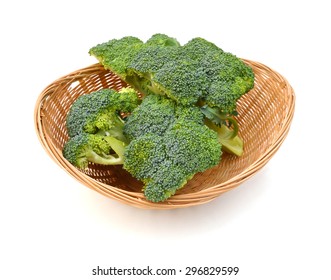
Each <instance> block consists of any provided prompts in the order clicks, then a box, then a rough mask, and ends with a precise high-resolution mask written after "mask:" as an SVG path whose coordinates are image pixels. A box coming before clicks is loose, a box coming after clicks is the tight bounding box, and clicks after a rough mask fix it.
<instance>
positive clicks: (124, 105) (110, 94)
mask: <svg viewBox="0 0 331 280" xmlns="http://www.w3.org/2000/svg"><path fill="white" fill-rule="evenodd" d="M139 102H140V101H139V98H138V94H137V93H136V91H135V90H133V89H130V88H124V89H122V90H120V91H119V92H117V91H115V90H112V89H102V90H99V91H95V92H92V93H90V94H84V95H82V96H80V97H79V98H78V99H77V100H76V101H75V102H74V103H73V104H72V106H71V108H70V110H69V113H68V115H67V119H66V126H67V130H68V134H69V136H70V137H74V136H76V135H78V134H80V133H82V132H86V133H91V134H96V133H98V134H100V135H107V136H113V137H115V138H117V139H119V140H121V141H126V138H125V136H124V135H123V126H124V121H123V120H122V118H121V117H120V113H121V112H122V113H126V112H130V111H132V110H133V109H134V108H135V107H137V106H138V104H139Z"/></svg>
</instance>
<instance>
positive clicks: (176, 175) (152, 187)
mask: <svg viewBox="0 0 331 280" xmlns="http://www.w3.org/2000/svg"><path fill="white" fill-rule="evenodd" d="M221 154H222V151H221V144H220V142H219V141H218V138H217V133H216V132H215V131H213V130H211V129H209V128H208V127H207V126H205V125H201V124H199V123H196V122H195V121H187V120H185V119H184V118H183V119H179V120H177V121H175V122H174V123H173V124H172V125H171V126H170V127H169V128H168V130H167V131H166V132H165V133H164V134H163V135H162V136H160V135H157V134H155V133H149V134H145V135H142V136H140V137H137V138H135V139H133V140H132V141H131V142H130V143H129V145H128V146H127V147H126V149H125V153H124V165H123V167H124V168H125V169H126V170H127V171H129V172H130V173H131V174H132V175H133V176H135V177H136V178H137V179H139V180H142V182H144V184H145V186H144V194H145V197H146V199H147V200H150V201H153V202H160V201H164V200H166V199H167V198H169V197H170V196H171V195H173V194H174V193H175V192H176V191H177V190H178V189H180V188H182V187H183V186H184V185H185V184H186V182H187V181H188V180H190V179H191V178H192V177H193V176H194V175H195V174H196V173H198V172H203V171H205V170H207V169H209V168H211V167H213V166H215V165H217V164H218V163H219V161H220V159H221Z"/></svg>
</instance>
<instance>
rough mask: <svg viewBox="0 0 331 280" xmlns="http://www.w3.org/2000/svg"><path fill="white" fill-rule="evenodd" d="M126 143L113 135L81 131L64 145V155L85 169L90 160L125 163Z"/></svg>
mask: <svg viewBox="0 0 331 280" xmlns="http://www.w3.org/2000/svg"><path fill="white" fill-rule="evenodd" d="M125 146H126V143H124V142H122V141H120V140H117V139H116V138H114V137H111V136H102V135H98V134H88V133H81V134H78V135H76V136H74V137H72V138H70V139H69V140H68V141H67V142H66V143H65V145H64V148H63V156H64V157H65V158H66V159H67V160H68V161H69V162H70V163H71V164H72V165H74V166H76V167H78V168H81V169H84V168H86V167H87V166H88V163H89V162H93V163H97V164H103V165H116V164H123V160H124V158H123V155H124V148H125Z"/></svg>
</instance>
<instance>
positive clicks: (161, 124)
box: [123, 94, 204, 140]
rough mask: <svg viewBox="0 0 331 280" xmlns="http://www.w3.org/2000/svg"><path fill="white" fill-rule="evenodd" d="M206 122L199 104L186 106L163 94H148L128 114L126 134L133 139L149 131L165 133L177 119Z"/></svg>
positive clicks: (158, 133) (125, 126)
mask: <svg viewBox="0 0 331 280" xmlns="http://www.w3.org/2000/svg"><path fill="white" fill-rule="evenodd" d="M180 119H182V120H184V121H194V122H196V123H198V124H203V123H204V114H203V113H202V111H201V110H200V109H199V107H197V106H184V105H180V104H177V103H176V102H175V101H174V100H172V99H170V98H167V97H166V96H163V95H157V94H150V95H148V96H146V97H145V98H144V99H143V100H142V103H141V104H140V106H138V107H137V108H136V109H135V110H133V111H132V113H131V114H130V115H129V116H128V118H127V119H126V121H125V124H124V129H123V132H124V135H125V136H126V137H127V138H128V139H129V140H132V139H134V138H137V137H140V136H142V135H145V134H148V133H154V134H157V135H163V134H164V133H165V132H166V131H167V130H168V129H169V127H170V126H171V125H173V123H174V122H175V121H177V120H180Z"/></svg>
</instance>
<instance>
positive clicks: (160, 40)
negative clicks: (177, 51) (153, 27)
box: [146, 33, 180, 47]
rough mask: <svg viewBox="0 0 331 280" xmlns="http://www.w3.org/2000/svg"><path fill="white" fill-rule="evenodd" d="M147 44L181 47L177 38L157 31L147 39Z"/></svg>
mask: <svg viewBox="0 0 331 280" xmlns="http://www.w3.org/2000/svg"><path fill="white" fill-rule="evenodd" d="M146 45H147V46H164V47H179V46H180V43H179V42H178V41H177V39H176V38H172V37H169V36H168V35H165V34H161V33H156V34H154V35H152V36H151V37H150V38H149V39H148V40H147V41H146Z"/></svg>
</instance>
